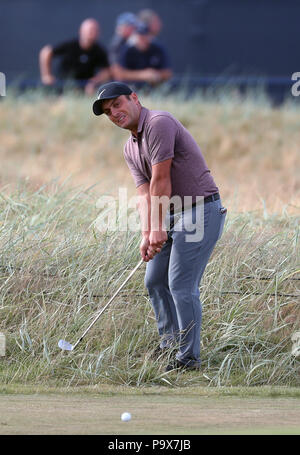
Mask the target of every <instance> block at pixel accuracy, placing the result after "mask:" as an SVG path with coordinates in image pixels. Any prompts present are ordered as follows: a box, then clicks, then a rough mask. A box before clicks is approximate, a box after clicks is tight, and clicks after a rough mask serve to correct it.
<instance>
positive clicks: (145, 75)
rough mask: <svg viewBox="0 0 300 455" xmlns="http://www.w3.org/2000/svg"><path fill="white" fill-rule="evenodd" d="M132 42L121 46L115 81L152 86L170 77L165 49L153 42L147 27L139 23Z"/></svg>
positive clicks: (170, 72) (114, 71) (115, 70)
mask: <svg viewBox="0 0 300 455" xmlns="http://www.w3.org/2000/svg"><path fill="white" fill-rule="evenodd" d="M133 38H134V39H133V40H132V39H130V42H127V43H126V45H124V46H123V48H122V50H121V54H120V58H119V62H118V65H115V67H114V70H113V76H114V79H116V80H121V81H131V82H146V83H148V84H150V85H152V86H155V85H158V84H160V83H161V82H163V81H166V80H168V79H169V78H170V77H171V76H172V71H171V69H170V64H169V59H168V56H167V53H166V52H165V49H164V48H163V47H162V46H161V45H160V44H159V43H157V42H153V40H152V35H151V34H150V30H149V27H148V26H147V25H146V24H143V23H140V24H139V25H138V26H137V28H136V31H135V32H134V34H133Z"/></svg>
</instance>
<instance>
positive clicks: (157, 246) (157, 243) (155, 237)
mask: <svg viewBox="0 0 300 455" xmlns="http://www.w3.org/2000/svg"><path fill="white" fill-rule="evenodd" d="M167 240H168V234H167V232H166V231H152V232H151V233H150V236H149V246H148V249H147V257H148V258H149V259H153V258H154V256H155V255H156V254H158V253H160V252H161V249H162V247H163V245H164V244H165V243H166V241H167Z"/></svg>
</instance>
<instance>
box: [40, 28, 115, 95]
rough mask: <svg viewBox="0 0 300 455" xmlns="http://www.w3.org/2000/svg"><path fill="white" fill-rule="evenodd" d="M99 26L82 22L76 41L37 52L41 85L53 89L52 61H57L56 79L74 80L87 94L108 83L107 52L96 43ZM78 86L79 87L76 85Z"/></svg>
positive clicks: (47, 47)
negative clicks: (56, 59) (55, 59)
mask: <svg viewBox="0 0 300 455" xmlns="http://www.w3.org/2000/svg"><path fill="white" fill-rule="evenodd" d="M99 35H100V26H99V24H98V22H97V21H96V20H95V19H86V20H84V21H83V22H82V24H81V25H80V28H79V37H78V38H77V39H73V40H71V41H67V42H65V43H61V44H59V45H57V46H55V47H52V46H51V45H47V46H44V47H43V48H42V49H41V51H40V56H39V61H40V73H41V79H42V82H43V84H45V85H54V84H55V82H56V77H55V76H54V75H53V73H52V68H51V66H52V59H53V57H60V62H59V63H60V64H59V71H58V76H59V78H61V79H63V80H66V79H68V80H70V79H71V80H74V81H77V82H79V81H80V82H81V83H83V85H84V90H85V92H86V93H87V94H92V93H93V92H94V91H95V89H96V87H97V86H98V85H99V84H102V83H103V82H106V81H107V80H109V79H110V69H109V62H108V56H107V52H106V50H105V49H104V47H103V46H101V45H100V44H99V43H98V42H97V41H98V38H99ZM78 85H79V86H80V84H78Z"/></svg>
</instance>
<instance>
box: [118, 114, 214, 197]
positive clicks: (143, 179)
mask: <svg viewBox="0 0 300 455" xmlns="http://www.w3.org/2000/svg"><path fill="white" fill-rule="evenodd" d="M124 156H125V160H126V163H127V165H128V167H129V169H130V172H131V174H132V176H133V179H134V181H135V185H136V187H138V186H140V185H143V184H144V183H147V182H150V180H151V176H152V166H153V165H154V164H157V163H160V162H162V161H165V160H168V159H170V158H172V165H171V183H172V194H171V196H175V195H178V196H180V197H181V198H183V197H184V196H192V197H193V201H195V198H196V196H204V197H206V196H209V195H211V194H214V193H217V192H218V188H217V186H216V184H215V182H214V180H213V178H212V176H211V174H210V170H209V169H208V167H207V165H206V162H205V160H204V157H203V155H202V153H201V150H200V148H199V146H198V145H197V143H196V142H195V140H194V139H193V137H192V136H191V134H190V133H189V132H188V131H187V129H186V128H184V126H183V125H182V124H181V123H180V122H179V121H178V120H176V119H175V118H174V117H173V116H172V115H171V114H170V113H169V112H164V111H152V110H151V111H150V110H148V109H146V108H144V107H143V108H142V110H141V114H140V118H139V124H138V137H137V139H136V138H135V137H134V136H133V135H131V137H130V138H129V139H128V141H127V143H126V144H125V147H124Z"/></svg>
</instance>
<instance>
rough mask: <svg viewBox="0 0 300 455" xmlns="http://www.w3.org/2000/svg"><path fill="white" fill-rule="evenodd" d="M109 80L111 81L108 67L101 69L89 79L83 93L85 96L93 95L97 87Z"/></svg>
mask: <svg viewBox="0 0 300 455" xmlns="http://www.w3.org/2000/svg"><path fill="white" fill-rule="evenodd" d="M110 79H111V71H110V68H109V67H107V68H102V69H101V70H100V71H98V73H97V74H95V76H93V77H91V78H90V79H89V81H88V83H87V84H86V86H85V93H86V94H87V95H93V94H94V92H95V91H96V87H97V86H98V85H100V84H104V82H107V81H109V80H110Z"/></svg>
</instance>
